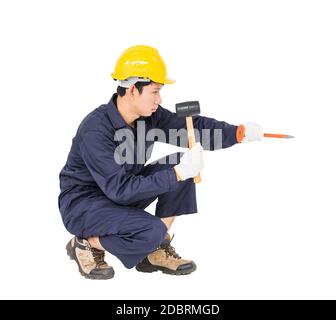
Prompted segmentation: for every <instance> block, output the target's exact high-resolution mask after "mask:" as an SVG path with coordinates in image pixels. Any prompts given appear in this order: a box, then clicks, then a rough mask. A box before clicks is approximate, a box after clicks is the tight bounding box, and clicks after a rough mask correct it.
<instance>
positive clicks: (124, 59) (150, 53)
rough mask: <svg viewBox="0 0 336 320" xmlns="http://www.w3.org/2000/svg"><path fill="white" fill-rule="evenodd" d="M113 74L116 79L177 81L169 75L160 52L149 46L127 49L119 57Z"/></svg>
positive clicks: (167, 82)
mask: <svg viewBox="0 0 336 320" xmlns="http://www.w3.org/2000/svg"><path fill="white" fill-rule="evenodd" d="M111 76H112V78H113V79H116V80H126V79H127V78H130V77H139V78H146V79H150V80H152V81H154V82H157V83H161V84H171V83H174V82H175V80H172V79H169V78H168V77H167V69H166V65H165V63H164V61H163V59H162V58H161V56H160V54H159V52H158V51H157V50H156V49H155V48H152V47H148V46H134V47H131V48H128V49H126V50H125V51H124V52H123V53H122V54H121V56H120V57H119V59H118V61H117V63H116V66H115V68H114V72H113V73H112V74H111Z"/></svg>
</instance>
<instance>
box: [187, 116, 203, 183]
mask: <svg viewBox="0 0 336 320" xmlns="http://www.w3.org/2000/svg"><path fill="white" fill-rule="evenodd" d="M186 122H187V132H188V143H189V149H191V148H192V147H193V146H194V144H195V143H196V139H195V132H194V125H193V122H192V117H186ZM200 182H201V175H200V174H198V176H196V177H194V183H200Z"/></svg>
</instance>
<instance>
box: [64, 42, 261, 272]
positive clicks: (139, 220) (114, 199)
mask: <svg viewBox="0 0 336 320" xmlns="http://www.w3.org/2000/svg"><path fill="white" fill-rule="evenodd" d="M112 77H113V78H114V79H115V80H118V81H119V86H118V88H117V93H115V94H114V95H113V96H112V98H111V100H110V101H109V103H107V104H105V105H102V106H100V107H99V108H97V109H95V110H94V111H93V112H91V113H90V114H89V115H88V116H87V117H86V118H85V119H84V120H83V121H82V123H81V124H80V126H79V128H78V131H77V134H76V136H75V137H74V139H73V141H72V146H71V150H70V153H69V156H68V159H67V162H66V165H65V166H64V168H63V169H62V171H61V173H60V187H61V193H60V195H59V209H60V212H61V214H62V219H63V223H64V225H65V227H66V229H67V230H68V231H69V232H70V233H72V234H73V235H74V236H75V237H74V238H73V239H71V240H70V242H69V243H68V244H67V246H66V249H67V253H68V255H69V256H70V258H71V259H74V260H75V261H76V262H77V264H78V267H79V271H80V273H81V274H82V275H83V276H85V277H86V278H90V279H110V278H112V277H113V276H114V270H113V268H112V267H111V266H109V265H108V264H107V263H106V262H105V260H104V258H105V256H104V253H105V250H106V251H108V252H109V253H111V254H112V255H115V256H116V257H117V258H119V259H120V260H121V261H122V263H123V264H124V265H125V267H126V268H132V267H134V266H136V270H138V271H140V272H154V271H158V270H160V271H162V272H164V273H167V274H174V275H184V274H190V273H191V272H193V271H195V270H196V264H195V263H194V262H193V261H192V260H186V259H182V258H181V257H180V256H179V255H178V254H177V253H176V252H175V249H174V248H173V247H172V246H171V240H172V239H171V237H170V235H169V233H168V231H169V229H170V227H171V225H172V223H173V221H174V219H175V217H176V216H179V215H182V214H190V213H196V212H197V205H196V194H195V184H194V182H193V177H195V176H197V175H198V174H199V172H200V171H201V170H202V169H203V160H202V150H203V148H202V146H201V144H200V143H199V142H198V143H196V145H195V146H194V147H193V148H191V149H186V150H187V151H186V152H185V153H184V154H183V155H182V157H181V160H180V161H179V162H178V161H177V160H178V158H179V157H177V158H176V159H175V161H172V158H170V161H168V163H162V162H160V161H159V162H158V163H155V164H150V165H146V166H145V160H146V159H148V158H149V156H150V151H151V150H152V146H153V144H154V141H162V140H165V142H168V143H173V144H176V145H181V143H180V142H177V141H175V140H174V141H172V138H171V137H169V135H170V133H171V131H172V130H175V131H174V132H175V133H176V132H177V130H181V129H183V130H184V129H185V128H186V122H185V119H183V118H178V117H177V115H176V114H175V113H173V112H170V111H168V110H167V109H164V108H163V107H161V106H160V104H161V97H160V90H161V88H162V87H163V85H165V84H171V83H174V81H173V80H171V79H169V78H168V77H167V72H166V66H165V63H164V61H163V59H162V57H161V56H160V54H159V53H158V51H157V50H156V49H154V48H151V47H148V46H135V47H131V48H129V49H127V50H126V51H124V52H123V53H122V54H121V56H120V58H119V60H118V61H117V63H116V67H115V71H114V73H113V74H112ZM193 124H194V127H195V130H198V131H199V136H198V138H199V139H200V141H201V140H202V139H203V140H204V138H205V137H206V135H205V134H204V132H205V131H204V130H207V132H208V137H209V139H208V140H209V141H208V142H207V143H202V144H203V146H204V147H205V148H206V149H207V150H215V149H218V148H226V147H230V146H232V145H234V144H236V143H237V142H241V141H256V140H261V139H262V136H263V133H262V129H261V127H260V126H259V125H257V124H253V123H247V124H245V125H240V126H234V125H230V124H228V123H225V122H222V121H217V120H215V119H211V118H206V117H201V116H195V117H193ZM140 127H141V128H142V129H143V133H144V134H143V135H142V134H140V133H139V132H140V131H139V128H140ZM154 129H157V130H160V132H156V133H155V135H156V137H155V139H146V138H144V137H148V135H149V134H151V133H152V131H151V130H154ZM218 132H219V134H218ZM127 135H128V137H131V138H132V139H128V141H126V140H127ZM140 135H141V137H140ZM121 136H122V137H123V138H125V137H126V140H125V139H121V138H120V137H121ZM163 136H164V137H163ZM173 136H174V135H173ZM184 136H186V133H184ZM167 137H169V138H168V139H167ZM216 138H220V139H219V140H218V139H217V140H218V141H219V142H218V141H217V140H216ZM167 140H168V141H167ZM203 140H202V141H203ZM215 140H216V141H217V142H216V141H215ZM125 141H126V142H125ZM139 146H140V147H139ZM184 146H186V145H184ZM125 152H126V157H125ZM144 154H145V155H146V156H145V157H143V155H144ZM156 199H158V202H157V205H156V213H155V215H151V214H149V213H148V212H146V211H145V210H144V209H145V208H146V207H147V206H148V205H149V204H150V203H152V202H153V201H154V200H156Z"/></svg>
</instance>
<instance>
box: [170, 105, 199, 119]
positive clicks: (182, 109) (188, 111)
mask: <svg viewBox="0 0 336 320" xmlns="http://www.w3.org/2000/svg"><path fill="white" fill-rule="evenodd" d="M175 107H176V114H177V116H178V117H181V118H182V117H189V116H194V115H196V114H200V113H201V108H200V104H199V102H198V101H186V102H181V103H176V105H175Z"/></svg>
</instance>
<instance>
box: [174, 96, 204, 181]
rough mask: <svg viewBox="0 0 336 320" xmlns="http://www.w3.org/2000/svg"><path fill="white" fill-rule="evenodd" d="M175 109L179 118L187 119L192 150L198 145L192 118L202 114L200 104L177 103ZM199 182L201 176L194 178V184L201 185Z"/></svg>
mask: <svg viewBox="0 0 336 320" xmlns="http://www.w3.org/2000/svg"><path fill="white" fill-rule="evenodd" d="M175 107H176V114H177V116H178V117H180V118H184V117H186V122H187V133H188V146H189V149H191V148H192V147H193V146H194V144H195V143H196V139H195V132H194V125H193V122H192V116H194V115H197V114H199V113H200V112H201V108H200V104H199V102H198V101H186V102H181V103H177V104H176V105H175ZM199 182H201V176H200V174H198V176H196V177H194V183H199Z"/></svg>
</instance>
